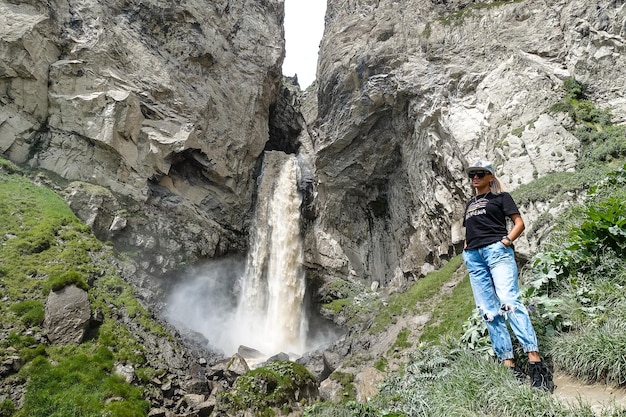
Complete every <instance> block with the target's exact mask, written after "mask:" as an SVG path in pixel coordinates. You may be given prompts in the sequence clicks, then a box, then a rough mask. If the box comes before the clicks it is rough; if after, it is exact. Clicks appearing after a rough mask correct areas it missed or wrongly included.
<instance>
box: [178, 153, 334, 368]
mask: <svg viewBox="0 0 626 417" xmlns="http://www.w3.org/2000/svg"><path fill="white" fill-rule="evenodd" d="M298 166H299V165H298V163H297V160H296V157H294V156H293V155H287V154H285V153H283V152H278V151H271V152H266V153H265V157H264V160H263V167H262V171H261V175H260V176H259V179H258V184H257V186H258V193H257V195H258V198H257V202H256V208H255V213H254V221H253V223H252V225H251V228H250V250H249V252H248V254H247V257H246V259H245V260H244V259H240V258H236V259H235V258H225V259H213V260H209V261H207V262H206V263H204V264H202V265H198V266H197V267H194V268H192V269H191V270H190V271H188V273H187V274H185V275H184V276H181V277H180V280H179V282H178V283H177V284H176V285H175V286H174V287H173V288H172V291H171V293H170V294H169V295H168V297H167V302H166V305H167V310H166V317H167V318H168V320H169V321H170V322H171V323H173V324H174V325H176V326H177V327H178V328H179V329H182V330H185V331H186V330H191V331H193V332H198V333H200V334H202V335H204V336H205V337H206V339H207V340H208V342H209V345H210V346H211V347H213V348H215V349H217V350H220V351H222V352H223V353H225V354H226V355H232V354H233V353H235V352H237V351H238V348H239V346H241V345H244V346H247V347H250V348H254V349H257V350H259V351H260V352H261V353H263V354H264V355H268V356H269V355H274V354H276V353H280V352H284V353H288V354H291V353H293V354H298V355H299V354H302V353H304V352H305V350H307V348H310V347H311V346H312V344H317V343H321V342H322V339H324V338H326V337H327V336H328V337H333V333H332V331H329V332H324V331H321V330H324V328H322V327H321V326H320V325H319V324H317V322H316V325H315V326H314V327H315V328H314V329H313V330H315V331H314V332H313V333H315V334H313V335H311V332H310V331H309V328H308V327H309V319H308V317H307V316H306V313H305V308H304V293H305V279H304V270H303V267H302V260H303V243H302V240H301V236H300V205H301V203H302V197H301V195H300V193H299V192H298V189H297V181H298V175H299V168H298ZM313 321H314V320H313V319H312V322H313ZM307 339H308V340H307Z"/></svg>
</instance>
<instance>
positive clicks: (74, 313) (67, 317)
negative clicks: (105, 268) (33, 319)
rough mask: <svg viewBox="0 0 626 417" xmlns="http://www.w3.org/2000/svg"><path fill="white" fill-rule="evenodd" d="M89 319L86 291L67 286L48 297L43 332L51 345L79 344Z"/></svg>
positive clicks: (89, 310) (52, 292)
mask: <svg viewBox="0 0 626 417" xmlns="http://www.w3.org/2000/svg"><path fill="white" fill-rule="evenodd" d="M90 318H91V309H90V304H89V296H88V294H87V291H85V290H83V289H80V288H78V287H77V286H75V285H69V286H66V287H63V288H61V289H60V290H58V291H51V292H50V294H49V295H48V299H47V300H46V306H45V318H44V332H45V333H46V336H47V337H48V340H49V341H50V343H51V344H53V345H64V344H79V343H81V342H82V341H83V338H84V337H85V333H86V331H87V329H88V327H89V319H90Z"/></svg>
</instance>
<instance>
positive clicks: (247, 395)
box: [216, 361, 317, 415]
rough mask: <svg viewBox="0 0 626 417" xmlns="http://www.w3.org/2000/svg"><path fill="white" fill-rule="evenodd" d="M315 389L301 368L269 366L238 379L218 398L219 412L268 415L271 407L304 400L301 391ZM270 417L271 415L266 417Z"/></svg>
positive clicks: (277, 363) (281, 364)
mask: <svg viewBox="0 0 626 417" xmlns="http://www.w3.org/2000/svg"><path fill="white" fill-rule="evenodd" d="M307 386H308V387H317V383H316V381H315V378H314V377H313V375H311V373H310V372H309V371H308V370H307V369H306V368H305V367H304V366H302V365H300V364H297V363H295V362H290V361H275V362H270V363H268V364H267V365H265V366H262V367H260V368H257V369H254V370H252V371H249V372H246V373H245V374H244V375H242V376H240V377H239V378H237V381H235V385H234V386H233V388H232V390H231V391H228V392H224V393H223V394H222V395H220V396H219V397H218V403H217V405H216V409H217V410H218V412H223V413H227V412H233V411H243V410H248V411H252V412H254V413H256V414H255V415H271V413H273V411H271V408H272V407H282V406H284V405H285V404H290V403H293V402H297V401H300V399H301V398H306V395H305V394H306V393H304V392H302V391H300V390H301V388H302V387H307ZM268 413H270V414H268Z"/></svg>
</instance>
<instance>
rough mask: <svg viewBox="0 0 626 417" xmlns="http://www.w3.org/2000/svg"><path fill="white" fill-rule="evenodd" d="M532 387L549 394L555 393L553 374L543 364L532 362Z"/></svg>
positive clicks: (529, 365) (530, 369) (530, 365)
mask: <svg viewBox="0 0 626 417" xmlns="http://www.w3.org/2000/svg"><path fill="white" fill-rule="evenodd" d="M528 368H529V371H530V386H531V387H532V388H537V389H540V390H543V391H546V392H549V393H552V392H554V388H555V386H554V382H552V372H551V371H550V370H549V369H548V367H547V366H546V364H545V363H543V362H530V363H529V364H528Z"/></svg>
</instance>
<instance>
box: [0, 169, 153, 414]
mask: <svg viewBox="0 0 626 417" xmlns="http://www.w3.org/2000/svg"><path fill="white" fill-rule="evenodd" d="M0 218H1V219H2V222H0V292H1V296H2V299H3V302H2V303H0V317H1V329H2V330H1V333H0V336H1V338H0V360H3V359H5V358H7V357H10V356H15V355H16V354H17V355H18V356H19V357H20V358H22V359H23V360H24V361H25V365H24V366H23V367H22V368H21V369H20V371H19V372H18V373H16V374H13V375H10V376H8V377H7V378H6V379H5V380H4V381H2V382H3V384H5V386H9V385H11V386H19V385H22V384H26V387H27V391H26V397H25V402H24V405H23V407H22V408H21V409H20V410H18V411H17V412H16V413H15V414H14V415H15V416H16V417H26V416H27V417H38V416H41V417H43V416H46V417H51V416H58V417H67V416H74V415H76V416H78V415H80V416H85V417H88V416H94V417H95V416H98V417H99V416H101V415H103V414H102V413H103V412H108V414H107V415H110V416H145V415H146V414H147V411H148V406H149V404H148V403H147V401H145V400H144V399H143V393H142V389H141V388H140V387H139V386H136V385H130V384H128V383H126V382H125V381H124V380H122V379H121V378H120V377H118V376H116V375H114V373H113V372H112V369H113V366H114V364H115V363H129V364H132V365H133V366H134V367H135V369H136V373H137V374H138V376H140V381H141V378H143V379H144V380H147V379H148V378H150V377H151V376H153V375H154V374H155V371H154V370H152V369H149V368H147V367H145V362H146V361H145V356H144V352H143V347H142V346H141V344H140V343H139V342H138V341H137V340H136V338H135V336H134V335H133V334H132V333H131V332H130V331H128V330H127V329H126V327H124V326H123V325H120V322H119V321H118V320H117V319H114V318H113V317H120V316H129V317H131V318H132V320H134V321H135V322H137V323H138V324H137V325H138V326H141V327H142V328H144V329H145V330H146V331H148V332H153V333H156V334H164V332H163V330H162V329H161V328H160V327H159V326H158V325H157V324H155V323H153V322H152V321H151V320H150V318H149V315H148V314H147V312H146V311H145V310H144V309H143V308H142V307H141V305H140V304H139V303H138V302H137V301H136V300H135V298H134V297H133V295H132V290H131V288H130V287H129V286H128V285H127V284H126V283H125V282H124V281H123V280H122V279H121V278H120V277H119V276H118V275H116V271H115V268H113V267H112V266H111V264H109V263H108V261H107V259H109V255H110V249H109V248H107V247H106V246H104V245H103V244H102V243H101V242H99V241H98V240H97V239H96V238H95V237H94V236H93V235H92V234H91V231H90V229H89V227H87V226H85V225H84V224H82V223H81V222H80V221H79V220H78V219H77V218H76V217H75V216H74V214H73V213H72V211H71V210H70V209H69V208H68V207H67V205H66V204H65V202H64V201H63V200H62V199H61V198H60V197H59V196H58V195H56V194H55V193H54V192H52V191H51V190H49V189H47V188H45V187H41V186H38V185H36V184H34V183H33V182H32V181H30V180H29V179H27V178H25V177H23V176H22V175H20V173H19V170H18V169H17V168H16V167H15V166H13V165H12V164H11V163H9V162H7V161H5V160H1V159H0ZM66 283H78V284H79V285H80V286H83V287H84V288H89V296H90V302H91V305H92V311H95V310H99V311H100V312H102V313H103V316H104V322H103V323H102V325H101V326H100V327H99V328H98V329H97V331H95V332H94V334H92V335H90V339H89V340H88V341H87V342H85V343H82V344H80V345H79V346H58V347H55V346H49V345H48V344H47V343H46V342H45V337H44V335H43V332H42V323H43V319H44V304H45V300H46V296H47V294H48V292H49V291H50V290H51V288H55V287H56V288H58V287H59V286H63V285H64V284H66ZM7 394H8V393H7ZM7 394H2V395H1V396H0V416H3V417H4V416H10V415H13V412H14V411H16V404H15V403H14V400H15V398H11V397H10V396H8V395H7Z"/></svg>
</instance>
